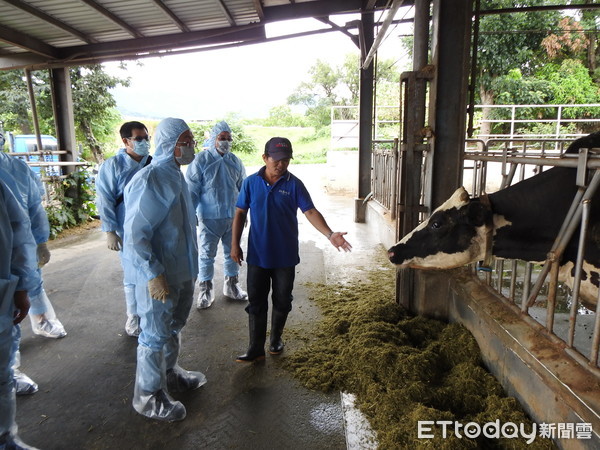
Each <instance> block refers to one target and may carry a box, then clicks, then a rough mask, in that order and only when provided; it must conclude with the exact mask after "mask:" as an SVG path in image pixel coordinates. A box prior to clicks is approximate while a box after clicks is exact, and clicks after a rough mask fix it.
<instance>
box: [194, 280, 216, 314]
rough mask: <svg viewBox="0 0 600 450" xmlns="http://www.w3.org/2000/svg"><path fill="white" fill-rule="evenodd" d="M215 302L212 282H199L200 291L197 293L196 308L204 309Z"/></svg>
mask: <svg viewBox="0 0 600 450" xmlns="http://www.w3.org/2000/svg"><path fill="white" fill-rule="evenodd" d="M214 301H215V291H214V290H213V284H212V281H210V280H209V281H201V282H200V289H199V292H198V299H197V300H196V308H198V309H206V308H210V306H211V305H212V304H213V302H214Z"/></svg>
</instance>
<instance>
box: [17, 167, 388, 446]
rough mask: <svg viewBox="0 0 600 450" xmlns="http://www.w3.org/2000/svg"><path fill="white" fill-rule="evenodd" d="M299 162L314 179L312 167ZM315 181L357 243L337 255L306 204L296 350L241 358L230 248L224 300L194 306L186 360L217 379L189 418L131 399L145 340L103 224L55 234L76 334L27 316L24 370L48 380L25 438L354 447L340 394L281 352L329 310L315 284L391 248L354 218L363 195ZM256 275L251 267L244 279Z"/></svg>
mask: <svg viewBox="0 0 600 450" xmlns="http://www.w3.org/2000/svg"><path fill="white" fill-rule="evenodd" d="M290 170H291V171H292V173H295V174H297V175H298V176H300V177H301V178H303V177H304V176H306V177H308V178H309V180H310V175H309V174H310V173H311V170H312V169H311V167H310V166H308V167H305V166H293V165H292V166H291V167H290ZM249 173H252V172H251V171H249ZM304 180H305V182H306V185H307V187H308V189H309V191H310V192H311V194H312V196H313V199H314V201H315V205H316V207H317V209H319V210H320V211H321V212H322V213H323V215H324V216H325V218H326V219H327V221H328V223H329V224H330V226H331V227H332V228H333V229H335V230H338V231H348V236H347V238H348V240H349V241H350V242H351V243H352V245H353V246H354V251H353V252H352V253H351V254H344V253H338V252H337V251H336V250H335V249H334V248H333V247H331V246H330V244H329V243H328V241H327V240H326V239H325V238H324V237H323V236H322V235H320V234H319V233H318V232H316V230H314V228H312V226H311V225H310V224H309V223H308V221H307V220H306V219H305V218H304V216H303V215H302V214H299V221H300V240H301V245H300V257H301V260H302V261H301V263H300V265H299V266H297V275H296V283H295V289H294V309H293V311H292V313H291V314H290V318H289V321H288V325H287V326H286V331H285V333H284V340H285V341H286V344H287V346H286V351H285V352H284V354H283V355H281V356H278V357H273V356H269V355H267V359H266V361H265V362H264V363H259V364H250V365H245V364H240V363H236V362H235V361H234V360H235V357H236V355H238V354H240V353H243V352H244V351H245V349H246V346H247V342H248V336H247V335H248V332H247V315H246V313H245V311H244V306H245V303H240V302H235V301H232V300H228V299H225V298H224V297H223V296H222V295H220V292H221V286H222V280H223V275H222V266H221V262H222V255H221V252H220V251H219V256H218V258H217V265H216V269H217V270H216V276H215V284H216V292H217V299H216V301H215V303H214V304H213V306H212V307H211V308H210V309H208V310H203V311H197V310H196V309H195V307H194V308H193V309H192V311H191V313H190V317H189V321H188V324H187V326H186V328H185V329H184V331H183V344H182V354H181V357H180V365H181V366H182V367H184V368H186V369H190V370H200V371H202V372H203V373H205V375H206V376H207V379H208V382H207V384H206V385H205V386H203V387H202V388H200V389H198V390H196V391H193V392H191V393H188V394H184V395H178V396H175V398H177V399H178V400H180V401H182V402H183V404H184V405H185V407H186V408H187V418H186V419H185V420H184V421H182V422H178V423H172V424H169V423H161V422H155V421H151V420H148V419H146V418H144V417H142V416H140V415H138V414H137V413H136V412H135V411H134V410H133V408H132V406H131V398H132V394H133V385H134V375H135V365H136V364H135V357H136V346H137V340H136V339H135V338H132V337H129V336H127V335H126V334H125V332H124V324H125V302H124V297H123V289H122V272H121V267H120V263H119V259H118V256H117V254H116V253H115V252H112V251H109V250H108V249H107V248H106V245H105V240H104V234H103V233H101V232H100V231H99V229H98V230H94V231H92V232H89V233H86V234H84V235H81V236H78V237H76V238H69V239H64V240H58V241H52V242H51V245H50V248H51V250H52V259H51V261H50V263H49V264H48V265H47V266H46V268H45V269H44V280H45V287H46V291H47V293H48V296H49V298H50V300H51V301H52V303H53V305H54V308H55V309H56V312H57V315H58V317H59V319H60V320H61V321H62V322H63V324H64V326H65V328H66V330H67V332H68V336H67V337H65V338H64V339H60V340H50V339H47V338H42V337H39V336H35V335H33V334H32V332H31V327H30V324H29V321H28V319H26V321H25V322H24V325H23V337H22V343H21V355H22V356H21V358H22V363H21V370H22V371H23V372H24V373H26V374H27V375H29V376H30V377H31V378H33V379H34V380H35V381H36V382H37V383H38V384H39V386H40V390H39V392H38V393H36V394H34V395H32V396H29V397H19V398H18V401H17V423H18V425H19V434H20V436H21V438H22V439H23V440H24V441H25V442H26V443H28V444H29V445H33V446H36V447H38V448H42V449H109V448H110V449H164V448H175V449H197V448H211V449H236V448H246V449H343V448H346V436H345V430H344V425H343V414H342V408H341V401H340V393H338V392H336V393H331V394H323V393H319V392H314V391H310V390H308V389H306V388H303V387H302V386H301V385H300V384H299V382H298V381H297V380H295V379H294V378H292V376H291V375H290V374H289V373H288V372H287V371H286V370H285V369H284V368H283V367H282V364H281V361H282V360H283V359H285V354H286V352H287V353H290V352H293V351H294V348H299V347H300V346H302V345H303V339H304V338H305V337H308V336H310V333H311V332H312V330H313V328H314V325H315V323H316V321H318V320H319V311H318V309H317V308H316V307H315V306H314V305H313V304H312V303H311V301H310V300H309V298H308V296H309V287H308V286H306V283H307V282H316V283H325V282H337V281H343V280H344V279H347V278H348V277H356V276H360V273H361V268H364V267H368V265H369V260H370V258H372V256H373V252H374V251H381V250H382V249H381V248H380V249H377V242H376V239H375V237H374V236H373V237H371V236H370V234H369V231H368V229H367V226H366V225H364V224H356V223H354V222H353V217H354V200H353V199H352V198H350V197H340V196H327V195H325V194H324V191H323V189H322V187H321V186H320V185H319V183H316V184H315V185H311V183H310V181H309V180H308V181H307V179H306V178H304ZM244 248H245V245H244ZM245 277H246V271H245V266H243V268H242V273H241V279H242V282H243V285H244V286H245Z"/></svg>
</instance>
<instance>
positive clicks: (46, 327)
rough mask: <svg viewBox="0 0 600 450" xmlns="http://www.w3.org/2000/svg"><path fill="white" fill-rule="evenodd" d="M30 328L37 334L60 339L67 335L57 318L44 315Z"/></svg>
mask: <svg viewBox="0 0 600 450" xmlns="http://www.w3.org/2000/svg"><path fill="white" fill-rule="evenodd" d="M32 330H33V332H34V333H35V334H37V335H39V336H44V337H47V338H52V339H60V338H62V337H65V336H66V335H67V332H66V331H65V327H63V325H62V323H60V321H59V320H58V319H47V318H45V317H44V318H42V320H41V321H40V322H37V323H35V324H33V326H32Z"/></svg>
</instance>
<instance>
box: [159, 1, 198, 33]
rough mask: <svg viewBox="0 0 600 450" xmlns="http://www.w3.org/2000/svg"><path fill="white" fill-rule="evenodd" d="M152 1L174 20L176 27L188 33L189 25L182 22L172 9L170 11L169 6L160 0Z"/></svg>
mask: <svg viewBox="0 0 600 450" xmlns="http://www.w3.org/2000/svg"><path fill="white" fill-rule="evenodd" d="M153 1H154V3H155V4H156V6H158V7H159V8H160V9H162V10H163V12H164V13H165V14H166V15H167V16H169V17H170V18H171V20H172V21H173V22H175V25H177V27H178V28H179V29H180V30H181V31H183V32H184V33H189V32H190V31H191V30H190V29H189V27H188V26H187V25H186V24H185V23H183V21H182V20H181V19H180V18H179V17H178V16H177V15H176V14H175V13H174V12H173V11H171V10H170V9H169V7H168V6H167V5H165V4H164V2H163V1H162V0H153Z"/></svg>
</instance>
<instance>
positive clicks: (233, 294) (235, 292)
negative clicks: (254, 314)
mask: <svg viewBox="0 0 600 450" xmlns="http://www.w3.org/2000/svg"><path fill="white" fill-rule="evenodd" d="M223 295H224V296H225V297H229V298H232V299H234V300H242V301H246V300H248V294H247V293H246V292H245V291H244V290H243V289H242V288H241V287H240V283H239V282H238V277H225V283H224V284H223Z"/></svg>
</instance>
